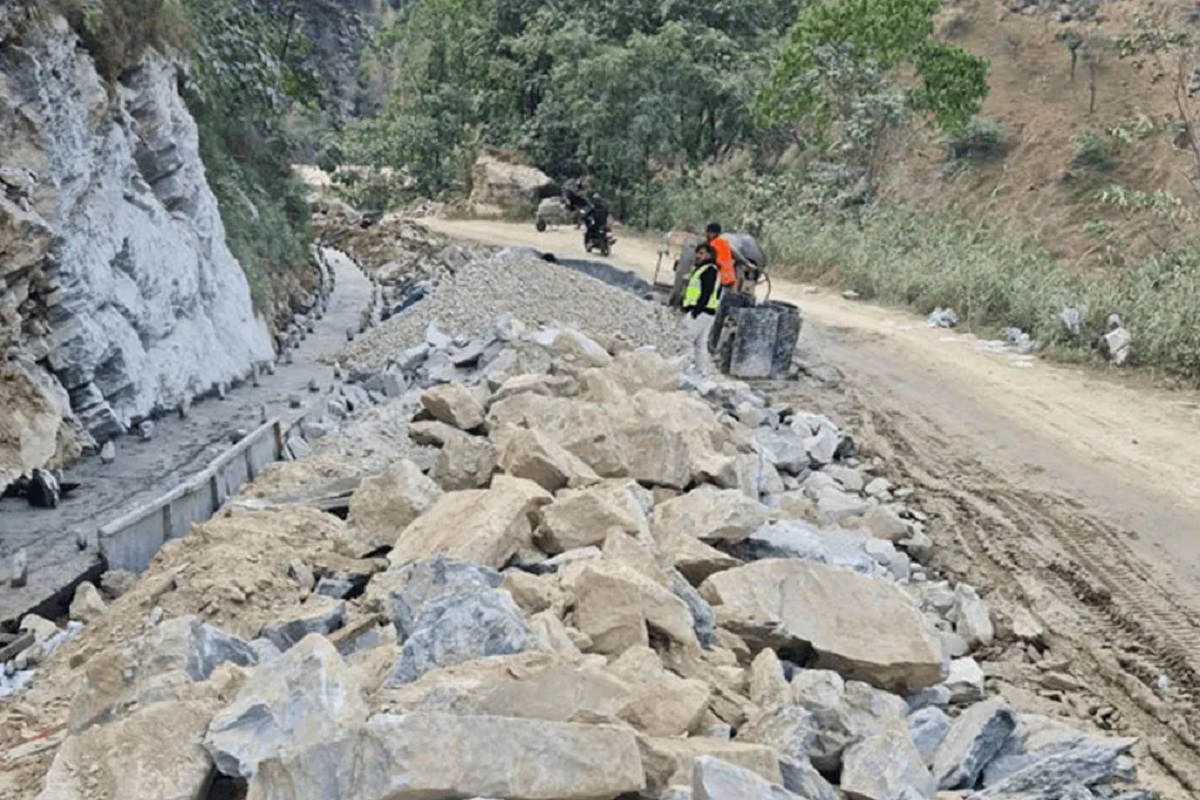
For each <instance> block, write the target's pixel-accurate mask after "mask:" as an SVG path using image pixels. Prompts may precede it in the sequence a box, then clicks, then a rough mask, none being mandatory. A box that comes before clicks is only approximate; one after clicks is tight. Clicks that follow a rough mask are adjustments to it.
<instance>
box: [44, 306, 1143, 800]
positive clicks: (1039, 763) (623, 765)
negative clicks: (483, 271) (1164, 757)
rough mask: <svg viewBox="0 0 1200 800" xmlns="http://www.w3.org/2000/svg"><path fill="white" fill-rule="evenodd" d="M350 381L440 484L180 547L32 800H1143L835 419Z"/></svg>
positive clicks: (509, 329) (432, 379)
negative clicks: (1069, 717)
mask: <svg viewBox="0 0 1200 800" xmlns="http://www.w3.org/2000/svg"><path fill="white" fill-rule="evenodd" d="M389 376H390V377H389ZM352 377H353V379H355V380H357V381H359V382H360V383H362V384H363V386H364V389H363V390H364V391H365V392H366V393H367V396H368V397H370V395H371V394H372V393H374V394H377V395H378V396H379V399H380V400H381V401H384V400H386V401H387V408H389V409H391V410H392V413H393V415H394V417H395V416H397V415H398V416H400V417H403V418H404V421H405V425H404V435H405V436H406V437H407V438H408V440H409V443H410V444H413V445H416V446H418V447H419V448H420V453H421V457H420V458H413V459H409V458H396V459H394V460H393V461H391V462H390V463H388V464H387V466H386V468H385V469H381V470H378V471H377V472H376V473H375V474H372V475H370V476H368V477H363V478H362V479H361V480H360V481H359V482H358V483H357V485H356V488H355V489H354V491H353V493H352V494H351V495H350V497H349V499H348V502H347V507H346V509H345V520H344V521H343V520H342V519H340V518H338V517H337V516H334V515H331V514H327V513H324V512H323V511H317V510H314V509H311V508H304V507H303V503H302V502H298V503H297V505H296V506H295V507H292V508H278V507H276V508H271V509H258V510H246V509H244V508H238V507H237V506H236V505H235V506H234V507H231V508H229V509H227V510H226V512H225V514H224V516H222V517H221V518H218V519H216V520H213V521H212V522H210V523H207V524H206V525H202V526H198V528H197V529H196V530H195V531H194V532H193V534H192V535H191V536H190V537H187V538H185V539H184V540H180V541H177V542H172V543H169V544H168V545H167V546H166V547H164V549H163V551H162V552H161V553H160V554H159V556H158V557H157V558H156V560H155V563H154V565H152V567H151V570H150V571H149V573H148V574H147V575H146V576H144V577H143V578H142V579H141V580H139V581H137V582H136V583H135V584H134V585H133V587H132V588H130V589H129V590H128V591H127V592H126V593H125V594H124V595H122V596H121V597H120V598H118V599H116V600H115V601H114V602H112V603H111V604H110V605H109V606H108V607H107V609H104V610H103V611H102V613H101V614H100V616H99V617H98V618H97V619H96V620H94V621H93V622H91V623H90V624H89V625H88V626H87V627H85V628H84V630H83V631H82V633H81V634H80V635H79V636H78V637H77V639H76V641H73V642H71V643H70V644H69V645H67V646H64V647H63V648H62V653H61V654H60V655H59V656H58V658H59V660H58V661H54V660H51V662H49V664H48V666H47V668H48V669H59V670H67V669H69V668H74V669H76V670H77V671H78V675H79V681H80V682H79V689H78V691H76V692H74V693H73V695H72V696H71V698H70V703H69V714H68V719H67V720H66V721H65V725H66V731H67V732H66V734H65V736H64V738H63V739H62V741H61V744H60V745H59V746H58V747H57V750H56V751H55V752H54V755H53V762H52V764H51V765H50V766H49V767H48V772H47V774H46V775H45V780H44V785H43V788H41V793H40V794H38V795H33V794H31V795H30V796H31V797H32V796H37V797H40V798H42V799H43V800H63V799H65V798H71V799H72V800H73V799H74V798H80V799H82V798H97V799H98V798H113V799H114V800H115V798H121V800H140V799H141V798H145V800H158V799H159V798H185V797H186V798H194V797H206V796H207V792H208V787H209V786H210V785H213V784H214V782H215V783H219V784H221V785H226V786H229V785H233V786H235V787H236V786H242V787H243V788H242V791H244V792H246V795H245V796H247V797H249V798H251V800H267V799H268V798H269V799H270V800H339V799H343V798H349V797H354V798H359V799H360V800H384V799H385V798H386V799H387V800H425V799H426V798H505V799H507V800H599V799H601V798H613V799H615V798H624V799H626V800H632V798H648V799H652V800H666V799H667V798H671V799H672V800H682V799H683V798H688V797H691V798H694V799H695V800H746V798H763V799H764V800H765V799H766V798H771V800H788V798H804V800H838V798H850V799H851V800H917V799H918V798H928V799H929V800H933V798H934V797H935V796H937V797H946V798H950V797H956V798H978V799H979V800H1016V798H1024V799H1026V800H1034V799H1037V800H1060V799H1061V800H1067V799H1069V800H1098V799H1101V798H1102V799H1103V800H1113V799H1114V798H1122V800H1135V798H1137V799H1139V800H1140V798H1148V797H1150V795H1149V794H1148V793H1144V792H1137V791H1136V790H1135V789H1133V788H1132V782H1133V781H1134V780H1135V777H1136V775H1135V762H1134V759H1133V758H1132V756H1131V755H1130V753H1131V750H1132V748H1133V747H1134V745H1135V743H1136V742H1135V740H1132V739H1113V738H1103V737H1100V736H1095V735H1091V734H1088V733H1085V732H1082V731H1078V730H1074V729H1072V728H1070V727H1068V726H1067V725H1065V724H1064V723H1062V722H1060V721H1058V720H1056V719H1052V718H1048V717H1041V716H1036V715H1031V714H1024V713H1018V711H1017V710H1015V709H1014V708H1012V707H1011V706H1010V705H1009V704H1008V703H1007V702H1006V701H1005V700H1004V699H1003V698H1001V697H989V696H988V695H989V692H988V687H987V686H986V685H985V678H984V672H983V669H982V668H981V667H980V665H979V664H978V663H977V662H976V661H975V660H974V659H973V658H972V655H971V654H972V653H973V652H975V651H977V650H978V649H979V648H987V647H989V646H991V645H992V644H993V643H994V641H995V640H996V638H997V636H998V634H997V631H996V628H995V626H994V624H993V621H992V617H991V615H990V613H989V610H988V608H987V606H986V604H985V603H984V602H983V601H982V600H981V599H980V597H979V595H978V594H977V593H976V592H975V590H973V589H972V588H971V587H969V586H966V585H965V584H958V585H951V584H950V583H949V582H945V581H940V580H937V578H936V576H935V575H933V574H931V570H930V568H929V567H928V566H927V564H928V563H929V562H930V558H931V556H932V553H933V543H932V541H931V539H930V538H929V536H928V535H927V534H926V533H925V531H924V529H923V527H922V524H921V521H920V514H919V512H917V511H915V510H911V509H910V508H909V506H908V500H907V495H908V493H907V492H906V491H905V490H904V489H903V488H901V487H895V486H893V485H891V484H890V483H889V482H888V481H887V480H886V479H885V478H883V477H879V476H878V475H877V474H874V473H873V470H872V469H871V468H870V466H869V465H864V464H862V463H860V461H859V460H858V455H857V452H856V449H857V448H856V446H855V443H854V442H853V441H852V440H851V439H850V438H848V437H846V436H845V435H844V434H843V433H842V431H840V430H839V428H838V427H837V425H835V424H834V423H833V422H832V421H830V420H829V419H826V418H825V417H822V416H818V415H813V414H808V413H804V412H803V411H801V410H798V409H795V408H791V407H788V406H785V405H780V404H773V403H771V402H770V401H769V400H768V399H767V398H766V397H764V396H763V395H762V394H761V393H760V392H758V391H756V390H754V389H753V388H751V387H749V386H747V385H745V384H741V383H736V382H729V381H724V380H717V381H713V380H705V379H700V378H695V377H692V376H689V375H685V374H682V373H681V372H680V371H679V370H678V369H677V368H676V367H675V366H673V365H672V364H671V363H670V362H668V361H667V360H665V359H664V358H663V357H662V356H661V355H659V354H658V353H657V352H656V351H654V350H653V349H649V348H632V347H628V346H627V347H611V348H610V347H605V346H603V345H601V344H600V343H599V342H598V341H597V340H596V339H594V338H592V337H590V336H588V335H587V334H585V333H582V332H580V331H578V330H573V329H569V328H560V327H542V328H537V329H527V328H525V326H524V325H523V324H522V323H521V322H520V321H518V320H516V319H513V318H511V317H504V318H501V319H499V320H497V321H496V323H495V324H494V325H493V326H492V327H491V329H490V331H489V332H488V333H487V334H486V335H484V336H482V337H479V338H475V339H470V340H462V339H460V340H455V338H454V337H450V336H443V335H442V334H440V332H439V331H438V330H437V329H436V328H431V329H430V330H429V331H427V335H426V341H424V342H423V343H421V344H420V345H416V346H414V347H413V348H412V349H411V350H410V351H408V352H405V353H404V354H402V355H401V356H400V357H398V358H397V359H396V360H395V361H394V363H393V364H391V365H390V366H388V367H387V368H386V369H384V370H383V371H382V372H376V373H371V374H361V375H356V376H352ZM389 381H390V383H389ZM324 438H325V440H327V441H330V442H332V441H334V440H336V439H337V438H338V435H337V434H330V435H328V436H326V437H324ZM320 455H321V451H320V448H318V452H317V453H316V454H314V456H313V458H318V457H320ZM304 461H305V459H301V460H298V461H296V462H294V463H293V464H286V465H282V466H281V467H280V469H281V470H298V469H302V468H303V464H304ZM218 552H219V553H221V554H222V555H221V556H220V559H219V560H218V558H217V556H215V555H213V554H214V553H218ZM237 559H240V562H239V561H238V560H237ZM219 565H220V566H219ZM51 635H52V634H51Z"/></svg>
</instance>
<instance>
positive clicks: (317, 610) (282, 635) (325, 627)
mask: <svg viewBox="0 0 1200 800" xmlns="http://www.w3.org/2000/svg"><path fill="white" fill-rule="evenodd" d="M344 624H346V601H345V600H334V599H333V598H331V597H321V596H319V595H312V596H311V597H309V599H308V601H307V602H305V603H304V604H302V605H300V606H297V607H295V608H293V609H291V610H290V611H289V613H288V614H287V615H286V616H284V617H282V618H281V619H279V620H277V621H276V622H272V623H270V624H268V625H264V626H263V629H262V632H261V633H260V634H259V635H260V636H262V637H263V638H264V639H269V640H270V641H271V644H273V645H275V646H276V647H278V648H279V651H280V652H281V653H286V652H287V651H288V648H290V647H291V646H292V645H294V644H296V643H297V642H299V641H300V640H301V639H303V638H304V637H305V636H308V635H309V634H310V633H319V634H321V635H327V634H330V633H333V632H334V631H336V630H337V629H338V628H340V627H342V626H343V625H344Z"/></svg>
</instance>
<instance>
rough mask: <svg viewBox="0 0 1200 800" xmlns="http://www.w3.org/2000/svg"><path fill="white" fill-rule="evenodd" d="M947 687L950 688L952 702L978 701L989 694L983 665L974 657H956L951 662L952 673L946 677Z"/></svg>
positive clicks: (964, 703)
mask: <svg viewBox="0 0 1200 800" xmlns="http://www.w3.org/2000/svg"><path fill="white" fill-rule="evenodd" d="M946 688H947V689H949V690H950V702H952V703H959V704H963V705H966V704H968V703H977V702H979V701H981V700H983V698H984V697H985V696H986V695H987V692H986V690H985V687H984V673H983V667H981V666H979V663H978V662H976V661H975V659H973V658H956V659H954V660H953V661H951V662H950V674H949V675H948V676H947V677H946Z"/></svg>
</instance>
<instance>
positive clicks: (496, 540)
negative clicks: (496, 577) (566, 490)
mask: <svg viewBox="0 0 1200 800" xmlns="http://www.w3.org/2000/svg"><path fill="white" fill-rule="evenodd" d="M550 500H551V497H550V495H549V493H547V492H546V490H545V489H543V488H542V487H540V486H538V485H537V484H536V483H534V482H532V481H527V480H523V479H521V478H510V477H507V476H504V475H498V476H496V479H495V480H494V481H493V482H492V488H490V489H477V490H468V491H461V492H451V493H449V494H446V495H443V496H442V497H441V498H440V499H439V500H438V501H437V502H436V503H435V504H434V505H433V507H432V508H431V509H429V511H427V512H426V513H425V514H423V515H422V516H421V517H419V518H417V519H416V520H414V521H413V523H412V524H410V525H409V526H408V527H407V528H405V529H404V531H403V532H402V533H401V534H400V537H399V538H398V539H397V540H396V545H395V547H394V548H393V550H392V552H391V554H390V555H389V556H388V559H389V560H390V561H391V562H392V563H393V564H396V565H398V566H399V565H403V564H407V563H409V562H410V561H418V560H420V559H423V558H429V557H432V556H435V555H438V554H439V553H440V554H443V555H446V556H448V557H450V558H456V559H461V560H463V561H470V562H473V563H475V564H481V565H484V566H488V567H492V568H496V569H498V568H500V567H502V566H504V564H505V563H506V562H507V561H508V560H509V559H510V558H511V557H512V556H513V554H515V553H516V552H517V551H518V550H520V549H522V548H524V547H527V546H529V544H530V542H531V540H532V538H533V514H534V512H535V511H536V510H537V509H538V508H539V507H540V506H542V505H545V504H546V503H549V502H550Z"/></svg>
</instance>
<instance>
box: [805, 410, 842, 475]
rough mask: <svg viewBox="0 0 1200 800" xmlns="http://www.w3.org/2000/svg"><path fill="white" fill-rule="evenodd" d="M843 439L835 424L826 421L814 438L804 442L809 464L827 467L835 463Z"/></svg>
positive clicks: (814, 434) (811, 437)
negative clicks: (834, 458)
mask: <svg viewBox="0 0 1200 800" xmlns="http://www.w3.org/2000/svg"><path fill="white" fill-rule="evenodd" d="M840 441H841V437H840V436H839V435H838V429H837V427H835V426H834V425H833V423H831V422H828V421H825V422H824V424H822V425H821V426H820V427H819V428H818V430H817V431H816V432H814V433H813V435H812V436H810V437H808V438H807V439H805V440H804V450H805V452H807V453H808V460H809V463H810V464H812V465H813V466H814V467H825V466H828V465H830V464H832V463H833V455H834V453H836V452H837V448H838V443H839V442H840Z"/></svg>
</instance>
